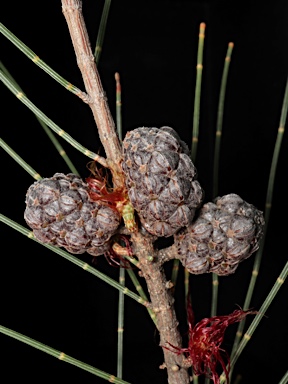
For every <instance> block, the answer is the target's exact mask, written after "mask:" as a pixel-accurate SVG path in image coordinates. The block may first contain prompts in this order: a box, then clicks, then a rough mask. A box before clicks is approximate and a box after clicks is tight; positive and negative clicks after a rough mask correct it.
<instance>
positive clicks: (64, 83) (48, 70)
mask: <svg viewBox="0 0 288 384" xmlns="http://www.w3.org/2000/svg"><path fill="white" fill-rule="evenodd" d="M0 32H1V33H2V34H3V35H4V36H5V37H6V38H7V39H8V40H10V41H11V43H13V44H14V45H15V46H16V47H17V48H18V49H19V50H20V51H21V52H23V53H24V55H26V56H27V57H28V58H29V59H30V60H32V61H33V63H34V64H36V65H37V66H38V67H40V68H41V69H43V71H44V72H46V73H48V75H49V76H51V77H52V78H53V79H54V80H56V81H57V83H59V84H61V85H62V86H63V87H64V88H66V89H67V90H68V91H70V92H72V93H74V95H76V96H78V97H80V98H81V99H82V100H84V101H85V99H86V98H87V95H86V94H85V93H84V92H82V91H81V90H80V89H79V88H77V87H75V86H74V85H73V84H71V83H70V82H69V81H67V80H65V79H64V78H63V77H62V76H60V75H59V74H58V73H57V72H55V71H54V70H53V69H52V68H51V67H49V65H47V64H46V63H45V62H44V61H43V60H41V59H40V57H39V56H37V55H36V53H34V52H33V51H32V50H31V49H30V48H29V47H27V45H25V44H24V43H23V42H22V41H21V40H19V39H18V38H17V37H16V36H15V35H14V34H13V33H12V32H11V31H10V30H9V29H8V28H6V27H5V26H4V25H3V24H2V23H0Z"/></svg>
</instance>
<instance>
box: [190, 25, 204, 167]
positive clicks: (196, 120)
mask: <svg viewBox="0 0 288 384" xmlns="http://www.w3.org/2000/svg"><path fill="white" fill-rule="evenodd" d="M205 28H206V24H205V23H201V24H200V29H199V43H198V53H197V66H196V70H197V75H196V86H195V99H194V114H193V135H192V145H191V159H192V161H193V163H194V162H195V159H196V154H197V146H198V135H199V121H200V101H201V83H202V72H203V50H204V38H205Z"/></svg>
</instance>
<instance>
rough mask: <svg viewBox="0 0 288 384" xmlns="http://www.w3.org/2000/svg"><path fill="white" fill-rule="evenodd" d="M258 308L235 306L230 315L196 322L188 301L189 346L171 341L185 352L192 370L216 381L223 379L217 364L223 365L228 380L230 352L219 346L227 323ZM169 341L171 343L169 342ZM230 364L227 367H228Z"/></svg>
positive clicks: (235, 321)
mask: <svg viewBox="0 0 288 384" xmlns="http://www.w3.org/2000/svg"><path fill="white" fill-rule="evenodd" d="M256 313H257V312H255V311H251V310H248V311H243V310H241V309H238V310H235V311H234V312H232V313H231V314H230V315H225V316H213V317H210V318H205V319H202V320H201V321H199V322H198V323H197V324H196V325H195V326H193V322H194V315H193V312H192V309H191V305H190V304H189V305H188V324H189V342H188V348H176V347H174V346H173V345H170V347H169V348H168V349H170V348H171V347H172V348H173V349H174V350H175V352H176V353H177V354H181V353H185V354H186V356H187V359H188V361H189V363H190V364H191V365H192V369H193V374H195V375H196V376H199V375H205V376H206V377H208V378H210V379H212V380H213V382H214V384H219V383H220V377H219V375H218V373H217V368H218V366H219V365H220V366H221V367H222V369H223V371H224V372H225V375H226V378H227V383H228V384H229V371H230V358H229V356H228V354H227V352H226V351H225V350H224V349H222V348H220V346H221V344H222V342H223V339H224V334H225V331H226V329H227V327H228V326H229V325H231V324H233V323H237V322H239V321H241V320H242V319H244V317H245V316H247V315H249V314H256ZM168 344H169V343H168ZM226 365H228V368H226Z"/></svg>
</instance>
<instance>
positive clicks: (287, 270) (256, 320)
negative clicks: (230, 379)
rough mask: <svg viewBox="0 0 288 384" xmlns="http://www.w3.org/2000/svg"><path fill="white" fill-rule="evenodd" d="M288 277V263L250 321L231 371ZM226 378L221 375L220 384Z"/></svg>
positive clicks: (235, 355) (233, 360)
mask: <svg viewBox="0 0 288 384" xmlns="http://www.w3.org/2000/svg"><path fill="white" fill-rule="evenodd" d="M287 275H288V261H287V263H286V264H285V266H284V268H283V269H282V272H281V273H280V275H279V277H278V278H277V280H276V282H275V284H274V285H273V287H272V289H271V291H270V292H269V293H268V295H267V297H266V299H265V300H264V303H263V304H262V306H261V308H260V309H259V312H258V313H257V315H256V316H255V318H254V320H253V321H252V323H251V325H250V327H249V328H248V329H247V331H246V333H245V335H244V336H243V338H242V340H241V342H240V344H239V346H238V348H237V350H236V352H235V353H234V356H232V358H231V369H232V368H233V367H234V365H235V363H236V361H237V360H238V358H239V356H240V355H241V353H242V351H243V349H244V348H245V347H246V345H247V343H248V341H249V340H250V339H251V337H252V335H253V333H254V331H255V329H256V328H257V326H258V325H259V323H260V321H261V319H262V318H263V317H264V315H265V313H266V311H267V309H268V308H269V306H270V304H271V303H272V301H273V300H274V298H275V296H276V295H277V293H278V291H279V289H280V287H281V286H282V285H283V283H284V281H285V279H286V278H287ZM225 379H226V377H225V374H224V373H222V374H221V378H220V382H221V383H223V382H224V381H225Z"/></svg>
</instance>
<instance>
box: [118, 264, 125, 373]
mask: <svg viewBox="0 0 288 384" xmlns="http://www.w3.org/2000/svg"><path fill="white" fill-rule="evenodd" d="M119 284H121V285H122V286H123V287H124V286H125V269H124V268H120V270H119ZM123 333H124V293H123V292H119V301H118V328H117V334H118V338H117V376H118V377H119V378H120V379H122V375H123Z"/></svg>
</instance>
